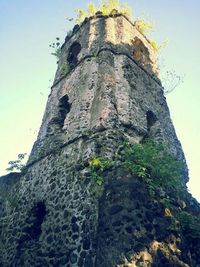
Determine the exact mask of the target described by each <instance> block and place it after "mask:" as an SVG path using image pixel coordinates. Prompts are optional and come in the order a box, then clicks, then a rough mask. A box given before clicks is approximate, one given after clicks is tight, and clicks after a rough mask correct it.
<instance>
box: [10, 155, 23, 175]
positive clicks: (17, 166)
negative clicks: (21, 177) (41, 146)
mask: <svg viewBox="0 0 200 267" xmlns="http://www.w3.org/2000/svg"><path fill="white" fill-rule="evenodd" d="M26 156H27V153H20V154H19V155H18V158H17V160H11V161H9V162H8V164H9V167H8V168H7V169H6V170H7V171H11V172H12V171H22V170H23V168H24V167H25V164H24V163H23V162H24V160H25V158H26Z"/></svg>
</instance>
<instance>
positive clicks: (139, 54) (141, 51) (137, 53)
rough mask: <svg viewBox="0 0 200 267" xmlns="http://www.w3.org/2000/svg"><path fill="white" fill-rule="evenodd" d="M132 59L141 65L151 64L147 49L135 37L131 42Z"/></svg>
mask: <svg viewBox="0 0 200 267" xmlns="http://www.w3.org/2000/svg"><path fill="white" fill-rule="evenodd" d="M132 44H133V58H134V59H135V60H136V61H137V62H139V63H140V64H141V65H148V64H150V63H151V60H150V56H149V51H148V48H147V47H146V46H145V45H144V44H143V42H142V41H141V40H140V39H139V38H138V37H136V38H135V39H134V40H133V41H132Z"/></svg>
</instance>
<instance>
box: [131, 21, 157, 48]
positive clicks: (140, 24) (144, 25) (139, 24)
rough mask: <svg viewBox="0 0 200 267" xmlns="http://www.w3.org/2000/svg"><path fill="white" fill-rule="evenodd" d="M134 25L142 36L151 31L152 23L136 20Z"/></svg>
mask: <svg viewBox="0 0 200 267" xmlns="http://www.w3.org/2000/svg"><path fill="white" fill-rule="evenodd" d="M134 24H135V26H136V28H137V29H138V30H139V31H140V32H141V33H143V34H148V33H149V32H150V31H151V30H152V29H153V23H152V22H151V21H147V20H144V19H137V20H136V21H135V23H134ZM154 43H155V42H154Z"/></svg>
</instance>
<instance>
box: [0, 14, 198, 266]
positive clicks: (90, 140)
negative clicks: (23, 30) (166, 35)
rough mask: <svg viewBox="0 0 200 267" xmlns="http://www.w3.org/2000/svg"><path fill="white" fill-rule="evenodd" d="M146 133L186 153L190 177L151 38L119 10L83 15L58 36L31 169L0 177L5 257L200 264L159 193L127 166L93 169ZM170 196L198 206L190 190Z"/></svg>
mask: <svg viewBox="0 0 200 267" xmlns="http://www.w3.org/2000/svg"><path fill="white" fill-rule="evenodd" d="M66 70H67V71H66ZM146 138H151V139H152V140H153V141H154V142H157V143H162V144H164V145H166V146H167V147H168V149H169V151H170V153H172V154H173V155H174V156H175V157H176V158H177V159H179V160H182V161H183V162H184V173H183V180H182V183H183V184H185V183H186V182H187V181H188V173H187V165H186V162H185V157H184V154H183V151H182V148H181V145H180V142H179V141H178V139H177V136H176V133H175V130H174V127H173V124H172V122H171V119H170V114H169V110H168V107H167V103H166V99H165V96H164V94H163V88H162V85H161V82H160V80H159V77H158V67H157V65H156V53H155V51H154V49H153V47H152V46H151V43H150V42H149V41H148V39H147V38H146V37H145V36H144V35H143V34H142V33H140V32H139V31H138V29H137V28H136V27H135V25H134V24H133V23H131V22H130V21H129V20H128V19H127V18H126V17H125V16H123V15H121V14H116V15H113V16H107V17H104V16H102V15H101V14H99V15H97V16H96V17H93V18H90V19H86V20H85V21H84V22H83V24H82V25H81V26H75V27H74V30H73V33H72V34H71V35H70V36H67V37H66V40H65V43H64V44H63V46H62V53H61V58H60V60H59V62H58V69H57V72H56V75H55V80H54V83H53V85H52V88H51V93H50V95H49V98H48V102H47V106H46V111H45V114H44V117H43V121H42V125H41V128H40V131H39V134H38V138H37V140H36V142H35V144H34V146H33V149H32V152H31V155H30V158H29V161H28V164H27V167H26V170H25V171H24V172H23V173H22V174H10V175H7V176H5V177H2V178H1V179H0V187H1V188H2V190H0V196H1V206H0V237H1V238H0V266H2V267H10V266H17V267H18V266H20V267H29V266H34V267H39V266H40V267H49V266H52V267H57V266H64V267H83V266H84V267H93V266H96V267H111V266H119V267H120V266H121V267H125V266H130V267H134V266H154V267H156V266H157V267H161V266H162V267H163V266H184V267H187V266H191V267H192V266H195V267H197V266H200V240H199V239H198V238H195V239H194V240H193V239H191V240H186V239H185V238H184V233H183V232H182V230H181V229H180V227H178V222H177V220H176V219H175V218H174V217H173V216H171V215H170V214H166V209H165V207H164V205H163V204H162V203H161V202H159V193H158V199H152V198H151V196H150V195H149V193H148V191H147V189H146V188H145V185H144V184H143V183H142V182H141V180H140V179H139V178H138V177H137V176H135V175H133V174H131V173H130V172H129V171H128V170H126V169H124V168H121V167H118V168H117V167H116V168H110V169H109V168H108V170H106V171H105V172H104V174H103V178H104V183H103V185H102V186H101V187H99V186H98V185H97V184H96V183H95V181H94V179H92V176H91V170H90V166H89V160H90V159H94V158H97V157H102V158H108V159H112V158H113V156H114V155H115V153H116V151H117V149H118V146H119V144H120V142H122V141H123V140H125V139H128V140H129V141H130V142H132V143H141V142H143V141H144V140H145V139H146ZM171 199H172V200H173V202H174V211H177V212H178V211H179V210H180V209H184V208H185V209H186V210H187V209H188V210H192V212H193V213H195V214H199V206H198V203H197V202H196V201H195V200H194V199H192V198H191V197H189V196H188V199H187V200H185V202H184V204H183V203H182V204H181V203H179V202H178V200H177V199H175V198H174V199H173V196H171ZM185 205H186V206H187V207H185Z"/></svg>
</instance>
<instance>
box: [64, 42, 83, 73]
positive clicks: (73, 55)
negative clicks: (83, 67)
mask: <svg viewBox="0 0 200 267" xmlns="http://www.w3.org/2000/svg"><path fill="white" fill-rule="evenodd" d="M80 51H81V45H80V44H79V43H78V42H75V43H73V44H72V46H71V47H70V49H69V54H68V57H67V61H68V63H69V65H70V66H71V67H72V68H73V67H75V66H76V64H77V63H78V58H77V57H78V54H79V53H80Z"/></svg>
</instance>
